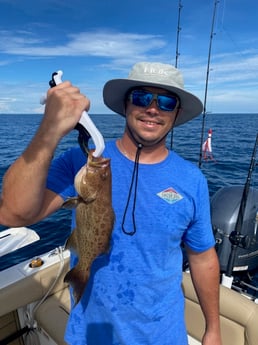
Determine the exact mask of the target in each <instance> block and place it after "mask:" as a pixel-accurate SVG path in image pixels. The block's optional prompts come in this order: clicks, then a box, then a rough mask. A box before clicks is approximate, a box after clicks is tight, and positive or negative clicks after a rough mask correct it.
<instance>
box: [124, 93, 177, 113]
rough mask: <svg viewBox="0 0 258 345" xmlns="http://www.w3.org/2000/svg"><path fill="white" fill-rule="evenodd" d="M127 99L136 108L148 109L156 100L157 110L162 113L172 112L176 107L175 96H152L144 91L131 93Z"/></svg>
mask: <svg viewBox="0 0 258 345" xmlns="http://www.w3.org/2000/svg"><path fill="white" fill-rule="evenodd" d="M129 98H130V101H131V102H132V104H134V105H136V106H138V107H148V106H149V105H150V104H151V102H152V101H153V100H154V99H156V100H157V104H158V107H159V109H161V110H164V111H173V110H174V109H175V107H176V105H177V98H176V97H175V96H170V95H159V94H153V93H151V92H147V91H144V90H134V91H132V92H131V94H130V96H129Z"/></svg>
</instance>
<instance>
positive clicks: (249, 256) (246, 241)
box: [211, 186, 258, 272]
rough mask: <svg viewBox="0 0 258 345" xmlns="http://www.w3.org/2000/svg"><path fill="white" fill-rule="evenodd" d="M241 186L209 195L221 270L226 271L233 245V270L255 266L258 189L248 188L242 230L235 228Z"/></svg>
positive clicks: (256, 256) (257, 255)
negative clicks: (210, 196)
mask: <svg viewBox="0 0 258 345" xmlns="http://www.w3.org/2000/svg"><path fill="white" fill-rule="evenodd" d="M243 190H244V187H240V186H232V187H224V188H221V189H220V190H218V192H217V193H215V194H214V196H213V197H212V199H211V219H212V225H213V231H214V236H215V238H216V248H217V253H218V257H219V261H220V268H221V271H222V272H226V271H227V267H228V263H229V258H230V254H231V250H232V245H234V246H235V257H234V262H233V272H236V271H249V270H253V269H256V268H258V190H257V189H255V188H250V189H249V193H248V198H247V200H246V206H245V212H244V215H243V222H242V228H241V231H236V223H237V219H238V215H239V209H240V204H241V199H242V195H243Z"/></svg>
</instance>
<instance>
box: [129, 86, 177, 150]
mask: <svg viewBox="0 0 258 345" xmlns="http://www.w3.org/2000/svg"><path fill="white" fill-rule="evenodd" d="M139 89H141V90H145V91H149V92H151V93H154V94H158V95H171V93H169V92H168V91H166V90H164V89H161V88H156V87H142V88H139ZM137 90H138V89H137ZM178 106H179V101H178V102H177V106H176V107H175V109H174V110H173V111H165V110H161V109H160V108H159V106H158V104H157V100H156V99H153V101H152V102H151V103H150V104H149V105H148V106H146V107H144V106H138V105H134V104H132V102H131V101H130V100H129V99H128V100H127V102H126V125H127V127H128V128H129V130H130V132H131V134H132V135H133V137H134V139H135V140H136V141H137V142H138V143H141V144H143V145H144V146H153V145H155V144H156V143H159V142H160V141H162V140H163V141H164V142H165V139H166V135H167V133H168V132H169V131H170V130H171V128H172V127H173V125H174V122H175V119H176V116H177V113H178Z"/></svg>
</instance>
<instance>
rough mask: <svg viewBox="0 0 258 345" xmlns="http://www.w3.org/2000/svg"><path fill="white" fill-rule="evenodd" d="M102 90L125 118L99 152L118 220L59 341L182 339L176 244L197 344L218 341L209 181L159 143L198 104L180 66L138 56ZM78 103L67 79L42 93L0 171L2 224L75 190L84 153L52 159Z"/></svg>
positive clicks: (51, 206)
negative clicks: (201, 321)
mask: <svg viewBox="0 0 258 345" xmlns="http://www.w3.org/2000/svg"><path fill="white" fill-rule="evenodd" d="M103 96H104V102H105V104H106V105H107V106H108V107H109V108H110V109H111V110H113V111H115V112H117V113H119V114H121V115H122V116H125V118H126V126H125V131H124V134H123V136H122V138H121V139H119V140H117V141H116V142H110V143H107V145H106V148H105V151H104V153H103V155H104V156H106V157H110V158H111V169H112V199H113V208H114V212H115V218H116V221H115V225H114V229H113V233H112V247H111V251H110V253H109V254H108V255H102V256H101V257H98V258H97V259H96V260H95V261H94V263H93V265H92V268H91V273H92V274H91V277H90V280H89V283H88V285H87V288H86V291H85V293H84V296H83V297H82V300H81V302H80V303H79V304H78V305H77V306H76V307H75V308H73V309H72V311H71V316H70V319H69V322H68V326H67V331H66V341H67V342H68V343H69V344H74V345H82V344H83V345H85V344H87V345H93V344H94V345H111V344H112V345H114V344H116V345H128V344H130V345H140V344H142V345H143V344H144V345H146V344H153V345H154V344H155V345H156V344H160V345H186V344H187V335H186V330H185V324H184V298H183V293H182V289H181V281H182V252H181V247H180V244H181V242H183V243H184V244H185V247H186V250H187V254H188V259H189V265H190V270H191V276H192V279H193V283H194V286H195V289H196V292H197V295H198V297H199V300H200V304H201V307H202V310H203V313H204V316H205V320H206V329H205V334H204V337H203V345H221V340H220V331H219V316H218V298H219V296H218V295H219V292H218V291H219V289H218V286H219V265H218V260H217V256H216V253H215V250H214V238H213V234H212V230H211V224H210V213H209V197H208V189H207V183H206V180H205V178H204V176H203V175H202V173H201V172H200V171H199V169H198V168H197V167H195V166H194V165H193V164H191V163H190V162H187V161H185V160H184V159H182V158H181V157H179V156H178V155H177V154H176V153H175V152H173V151H169V150H168V149H167V148H166V146H165V140H166V136H167V134H168V133H169V131H170V130H171V128H172V127H173V126H178V125H181V124H183V123H184V122H186V121H189V120H190V119H192V118H193V117H195V116H197V115H199V114H200V113H201V112H202V103H201V101H200V100H199V99H198V98H197V97H195V96H194V95H192V94H191V93H189V92H187V91H185V90H184V86H183V78H182V75H181V73H180V72H179V70H177V69H175V68H174V67H172V66H170V65H166V64H160V63H146V62H142V63H137V64H136V65H134V66H133V69H132V71H131V73H130V75H129V77H128V79H114V80H111V81H109V82H107V83H106V85H105V86H104V90H103ZM85 109H87V110H88V109H89V100H88V99H87V98H86V97H85V96H83V95H82V94H81V93H80V92H79V90H78V89H77V88H76V87H74V86H72V85H71V83H69V82H64V83H62V84H60V85H58V86H56V87H54V88H53V89H50V90H49V91H48V95H47V102H46V109H45V115H44V117H43V120H42V123H41V125H40V127H39V129H38V131H37V133H36V135H35V137H34V138H33V140H32V142H31V143H30V145H29V146H28V148H27V149H26V150H25V152H24V153H23V154H22V155H21V157H20V158H18V160H17V161H16V162H15V163H14V164H13V165H12V167H11V168H10V169H9V170H8V171H7V173H6V176H5V178H4V184H3V199H2V212H1V217H2V222H3V224H6V225H9V226H10V225H11V226H22V225H28V224H32V223H35V222H37V221H39V220H41V219H42V218H44V217H46V216H48V215H49V214H51V213H52V212H54V211H56V210H57V209H59V208H60V207H61V206H62V204H63V202H64V200H66V199H67V198H68V197H69V196H73V195H74V193H75V190H74V187H73V180H74V176H75V174H76V172H77V171H78V170H79V168H80V167H81V166H82V165H83V164H84V163H85V158H84V156H83V153H82V152H81V150H80V149H79V148H74V149H71V150H70V151H68V152H67V153H65V154H63V155H62V157H61V158H57V159H56V160H54V161H53V162H51V159H52V156H53V154H54V151H55V148H56V147H57V145H58V142H59V141H60V140H61V138H62V137H63V136H64V135H66V134H67V133H68V132H69V131H71V130H72V129H73V128H74V127H75V125H76V123H77V122H78V121H79V118H80V116H81V113H82V111H83V110H85ZM110 125H111V124H110ZM67 167H69V169H68V168H67ZM73 226H74V215H73ZM74 260H75V259H74V258H73V257H72V259H71V263H72V265H73V264H74Z"/></svg>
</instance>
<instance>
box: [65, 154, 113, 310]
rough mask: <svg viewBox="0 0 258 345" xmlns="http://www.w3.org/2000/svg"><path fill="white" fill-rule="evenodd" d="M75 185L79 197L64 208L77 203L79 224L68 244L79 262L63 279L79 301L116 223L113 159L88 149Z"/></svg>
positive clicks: (106, 247)
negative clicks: (85, 161)
mask: <svg viewBox="0 0 258 345" xmlns="http://www.w3.org/2000/svg"><path fill="white" fill-rule="evenodd" d="M74 185H75V189H76V190H77V192H78V197H75V198H70V199H68V200H67V201H66V202H65V203H64V207H65V208H73V207H76V228H75V229H74V230H73V232H72V234H71V235H70V237H69V238H68V240H67V243H66V248H69V249H70V250H71V251H74V252H75V253H76V254H77V255H78V263H77V265H76V266H75V267H74V268H72V269H71V270H70V271H69V272H68V273H67V274H66V276H65V278H64V281H65V282H67V283H69V284H70V285H71V286H72V288H73V296H74V301H75V305H76V304H77V303H78V302H79V300H80V298H81V297H82V294H83V292H84V289H85V286H86V284H87V281H88V279H89V275H90V268H91V264H92V262H93V260H94V259H95V258H96V257H97V256H98V255H100V254H103V253H106V252H108V250H109V243H110V237H111V233H112V230H113V224H114V212H113V209H112V200H111V170H110V159H108V158H103V157H98V158H95V157H93V156H92V153H89V155H88V161H87V164H86V165H85V166H83V167H82V168H81V170H79V172H78V173H77V175H76V176H75V180H74Z"/></svg>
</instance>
